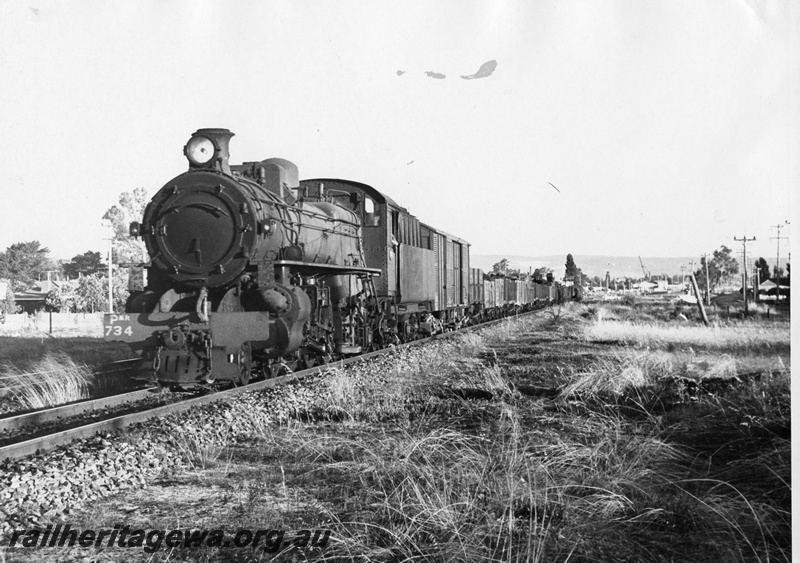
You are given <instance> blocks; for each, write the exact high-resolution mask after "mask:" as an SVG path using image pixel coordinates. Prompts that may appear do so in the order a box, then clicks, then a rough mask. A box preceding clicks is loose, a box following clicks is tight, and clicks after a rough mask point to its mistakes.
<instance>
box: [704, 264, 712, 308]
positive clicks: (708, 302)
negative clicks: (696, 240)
mask: <svg viewBox="0 0 800 563" xmlns="http://www.w3.org/2000/svg"><path fill="white" fill-rule="evenodd" d="M703 264H704V265H705V267H706V305H711V282H710V281H709V279H708V253H705V254H703Z"/></svg>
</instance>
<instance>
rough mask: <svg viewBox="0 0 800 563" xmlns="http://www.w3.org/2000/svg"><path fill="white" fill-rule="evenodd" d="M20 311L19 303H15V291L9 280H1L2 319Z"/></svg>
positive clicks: (0, 313)
mask: <svg viewBox="0 0 800 563" xmlns="http://www.w3.org/2000/svg"><path fill="white" fill-rule="evenodd" d="M17 311H19V307H18V306H17V303H16V302H15V301H14V290H13V289H11V284H10V283H9V282H8V281H7V280H0V319H4V318H5V316H6V315H13V314H14V313H16V312H17Z"/></svg>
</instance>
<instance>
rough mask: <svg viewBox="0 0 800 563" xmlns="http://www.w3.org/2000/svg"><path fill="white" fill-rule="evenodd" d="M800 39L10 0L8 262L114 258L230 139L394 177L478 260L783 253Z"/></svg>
mask: <svg viewBox="0 0 800 563" xmlns="http://www.w3.org/2000/svg"><path fill="white" fill-rule="evenodd" d="M798 32H800V9H799V8H798V7H797V5H796V3H795V4H794V5H793V4H792V3H791V2H789V1H779V0H775V1H769V0H740V1H735V0H717V1H713V0H712V1H707V2H693V1H681V0H665V1H661V0H651V1H648V2H640V1H638V0H628V1H573V0H557V1H556V0H554V1H532V0H519V1H513V0H508V1H505V2H503V1H470V0H452V1H447V0H443V1H437V2H430V1H413V0H408V1H402V2H390V1H385V2H371V1H367V0H363V1H357V2H356V1H337V2H328V1H303V0H300V1H291V2H289V1H287V2H278V1H272V0H269V1H258V2H256V1H246V0H245V1H240V2H235V3H231V2H204V1H198V0H193V1H185V2H178V1H168V2H164V1H162V0H158V1H129V2H107V1H88V0H74V1H71V2H60V1H37V0H32V1H29V2H22V1H10V0H0V77H2V78H0V131H1V132H2V135H0V151H2V154H4V155H5V165H4V166H3V167H2V168H0V189H1V190H2V199H0V206H2V207H1V208H2V213H0V250H2V249H5V248H6V247H8V246H9V245H11V244H13V243H15V242H21V241H28V240H38V241H40V242H41V243H42V244H43V245H44V246H46V247H48V248H49V249H50V251H51V255H52V256H53V257H56V258H63V259H69V258H71V257H72V256H74V255H76V254H81V253H83V252H86V251H87V250H103V249H104V248H105V246H106V244H107V243H106V242H104V241H103V237H104V236H107V231H105V230H104V229H103V228H102V226H101V218H102V215H103V214H104V212H105V211H106V210H107V209H108V208H109V207H111V206H112V205H114V204H115V203H116V202H117V200H118V198H119V195H120V193H121V192H125V191H130V190H133V189H134V188H137V187H143V188H145V189H146V190H147V191H148V193H150V194H151V195H152V194H154V193H155V192H156V191H157V190H158V189H159V188H161V187H162V186H163V185H164V184H166V183H167V182H168V181H169V180H170V179H171V178H173V177H175V176H177V175H178V174H180V173H182V172H184V171H185V170H186V169H187V163H186V160H185V158H184V156H183V153H182V149H183V146H184V144H185V143H186V141H187V140H188V138H189V137H190V135H191V134H192V133H193V132H194V131H195V130H197V129H200V128H204V127H224V128H227V129H230V130H232V131H233V132H234V133H235V134H236V136H235V137H234V138H233V139H232V141H231V162H232V163H238V162H242V161H252V160H262V159H265V158H269V157H282V158H287V159H289V160H291V161H293V162H294V163H296V164H297V166H298V168H299V171H300V177H301V178H315V177H337V178H346V179H352V180H357V181H360V182H364V183H367V184H370V185H372V186H374V187H375V188H377V189H378V190H380V191H383V192H385V193H386V194H387V195H389V196H390V197H391V198H392V199H394V200H395V201H397V202H398V203H400V204H401V205H403V206H404V207H406V208H407V209H408V210H409V212H411V213H412V214H414V215H416V216H417V217H418V218H419V219H420V220H421V221H423V222H425V223H427V224H430V225H432V226H434V227H437V228H440V229H442V230H444V231H447V232H449V233H452V234H454V235H457V236H459V237H461V238H464V239H466V240H468V241H469V242H470V243H471V244H472V252H473V254H504V255H515V256H543V255H553V254H562V253H563V254H566V253H572V254H575V255H580V254H583V255H587V254H588V255H612V256H636V255H640V256H662V257H668V256H698V257H699V256H700V255H701V254H703V253H707V252H713V251H714V250H715V249H718V248H719V247H720V246H721V245H726V246H728V247H729V248H732V249H734V250H735V251H736V252H738V251H739V250H740V249H741V247H742V244H741V243H740V242H735V241H734V237H737V238H741V237H743V236H746V237H748V238H752V237H756V241H754V242H753V243H750V244H749V245H748V254H749V255H763V256H765V257H766V258H767V260H768V261H769V262H770V263H771V264H772V263H774V260H775V256H776V250H777V249H776V242H777V241H776V240H774V239H771V238H770V237H775V236H776V235H777V234H778V230H777V229H775V228H774V226H775V225H785V222H786V221H790V222H791V223H793V224H790V225H785V228H783V229H782V230H781V231H780V234H781V236H787V235H789V236H790V237H792V238H796V237H795V236H794V235H793V233H792V229H793V228H794V229H795V230H797V228H798V227H800V224H798V223H797V221H796V220H793V218H794V219H798V218H797V217H796V215H797V203H798V201H797V197H796V193H797V192H798V187H800V103H798V100H800V40H799V39H798V36H799V34H798ZM490 61H495V64H491V63H490ZM485 63H490V64H488V65H485ZM480 69H483V72H479V70H480ZM487 69H488V70H487ZM492 69H493V70H492ZM475 75H477V76H476V77H475V78H462V76H465V77H470V76H475ZM484 75H485V76H484ZM793 216H795V217H793ZM780 245H781V253H782V262H785V261H786V256H787V255H788V251H789V250H790V248H791V247H790V241H789V240H781V241H780Z"/></svg>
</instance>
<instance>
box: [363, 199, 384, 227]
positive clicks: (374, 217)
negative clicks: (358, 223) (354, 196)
mask: <svg viewBox="0 0 800 563" xmlns="http://www.w3.org/2000/svg"><path fill="white" fill-rule="evenodd" d="M364 226H365V227H380V226H381V216H380V214H379V213H378V206H377V205H375V201H373V199H372V198H371V197H369V196H364Z"/></svg>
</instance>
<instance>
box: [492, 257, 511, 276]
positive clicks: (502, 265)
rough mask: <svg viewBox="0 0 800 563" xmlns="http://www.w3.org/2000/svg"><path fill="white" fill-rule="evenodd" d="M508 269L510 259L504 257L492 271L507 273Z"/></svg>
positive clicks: (499, 273)
mask: <svg viewBox="0 0 800 563" xmlns="http://www.w3.org/2000/svg"><path fill="white" fill-rule="evenodd" d="M507 270H508V259H507V258H503V259H502V260H500V261H499V262H497V263H496V264H494V265H493V266H492V272H493V273H495V274H498V275H505V274H506V271H507Z"/></svg>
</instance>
